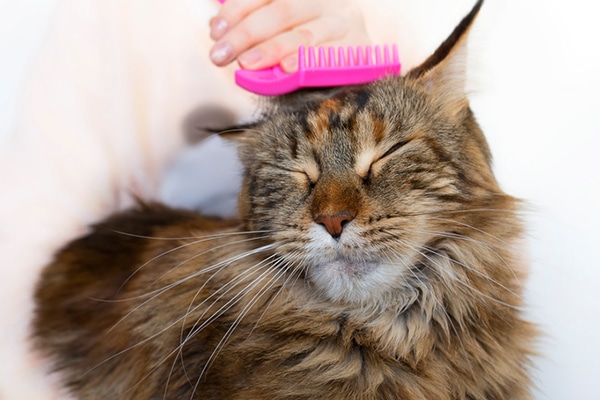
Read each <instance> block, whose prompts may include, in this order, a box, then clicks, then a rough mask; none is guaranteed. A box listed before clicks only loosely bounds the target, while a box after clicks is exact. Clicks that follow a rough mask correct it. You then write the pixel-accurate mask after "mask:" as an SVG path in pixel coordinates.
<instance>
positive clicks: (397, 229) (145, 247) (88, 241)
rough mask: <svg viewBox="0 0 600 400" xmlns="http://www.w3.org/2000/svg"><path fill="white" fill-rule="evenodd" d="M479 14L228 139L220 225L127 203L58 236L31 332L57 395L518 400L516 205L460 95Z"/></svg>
mask: <svg viewBox="0 0 600 400" xmlns="http://www.w3.org/2000/svg"><path fill="white" fill-rule="evenodd" d="M481 4H482V1H479V2H478V3H477V4H476V5H475V7H474V8H473V10H472V11H471V12H470V13H469V14H468V15H467V16H466V17H465V18H464V19H463V21H462V22H461V23H460V24H459V25H458V26H457V27H456V28H455V30H454V32H453V33H452V34H451V35H450V36H449V37H448V39H447V40H446V41H445V42H444V43H443V44H442V45H441V46H440V47H439V48H438V49H437V50H436V52H435V53H434V54H433V55H432V56H431V57H429V58H428V59H427V60H426V61H425V62H424V63H423V64H422V65H421V66H419V67H417V68H415V69H413V70H412V71H410V72H409V73H407V74H406V76H403V77H390V78H387V79H384V80H381V81H377V82H373V83H370V84H367V85H362V86H351V87H342V88H336V89H326V90H315V91H305V92H300V93H296V94H293V95H289V96H285V97H281V98H278V99H275V100H274V101H272V104H271V105H270V107H269V108H268V110H267V111H265V113H264V115H263V118H261V119H260V121H258V122H257V123H255V124H253V125H252V126H247V127H245V128H244V129H239V133H231V132H230V133H229V134H228V136H229V137H232V140H234V141H236V142H237V143H238V146H239V154H240V158H241V160H242V163H243V165H244V179H243V186H242V191H241V195H240V200H239V218H238V219H236V220H222V219H218V218H212V217H206V216H201V215H198V214H197V213H194V212H191V211H183V210H175V209H171V208H168V207H165V206H161V205H156V204H142V205H140V206H139V207H137V208H135V209H132V210H129V211H126V212H123V213H120V214H118V215H114V216H112V217H110V218H108V219H107V220H106V221H104V222H102V223H100V224H98V225H96V226H95V227H93V229H92V231H91V233H89V234H88V235H87V236H85V237H83V238H80V239H78V240H76V241H74V242H72V243H70V244H68V245H67V246H66V247H65V248H64V249H63V250H62V251H61V252H60V253H59V254H58V255H57V256H56V259H55V261H54V262H53V263H52V264H51V265H49V266H48V267H47V268H46V269H45V271H44V272H43V275H42V277H41V280H40V282H39V284H38V287H37V292H36V301H37V311H36V317H35V321H34V340H35V343H36V345H37V348H38V350H39V351H41V352H42V353H43V354H44V355H45V356H46V357H47V358H48V359H49V360H50V361H51V362H52V364H53V366H54V368H55V369H56V371H57V374H58V375H59V376H60V379H61V381H62V382H63V384H64V386H65V387H66V388H67V389H68V390H69V391H70V393H71V394H72V395H73V396H74V397H75V398H79V399H117V398H118V399H136V400H140V399H162V398H165V399H192V398H194V399H269V400H273V399H332V400H333V399H354V400H363V399H364V400H367V399H407V400H408V399H411V400H412V399H427V400H432V399H438V400H445V399H490V400H492V399H497V400H500V399H529V398H531V393H530V386H531V382H530V378H529V369H530V364H531V357H532V346H533V343H534V339H535V328H534V327H533V326H532V325H531V324H530V323H528V322H527V321H525V320H524V318H523V317H522V309H521V308H522V284H523V279H524V278H525V274H526V267H525V266H524V265H523V263H522V262H521V260H520V254H519V253H518V249H519V243H520V241H521V238H522V235H523V228H522V223H521V222H520V218H519V214H520V210H519V202H518V201H517V200H516V199H514V198H513V197H510V196H508V195H506V194H505V193H503V192H502V190H501V189H500V188H499V186H498V184H497V182H496V180H495V178H494V176H493V174H492V170H491V166H490V162H491V156H490V151H489V149H488V146H487V144H486V141H485V139H484V136H483V134H482V132H481V130H480V128H479V126H478V124H477V122H476V120H475V118H474V116H473V114H472V111H471V109H470V107H469V103H468V100H467V98H466V95H465V89H464V84H465V67H464V65H465V60H464V58H465V50H466V36H467V33H468V31H469V28H470V26H471V25H472V22H473V20H474V19H475V17H476V15H477V13H478V11H479V9H480V7H481ZM236 132H237V131H236Z"/></svg>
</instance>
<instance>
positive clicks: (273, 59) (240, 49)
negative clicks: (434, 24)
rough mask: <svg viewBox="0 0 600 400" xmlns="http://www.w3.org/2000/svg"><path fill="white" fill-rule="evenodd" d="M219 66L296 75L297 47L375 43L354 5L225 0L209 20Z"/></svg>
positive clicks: (338, 0)
mask: <svg viewBox="0 0 600 400" xmlns="http://www.w3.org/2000/svg"><path fill="white" fill-rule="evenodd" d="M210 36H211V38H212V39H213V40H215V44H214V46H213V47H212V49H211V51H210V58H211V60H212V62H213V63H214V64H215V65H218V66H225V65H228V64H230V63H231V62H233V61H237V62H238V64H239V65H240V66H241V67H242V68H245V69H261V68H266V67H271V66H273V65H277V64H279V65H281V67H282V68H283V70H284V71H286V72H294V71H295V70H296V69H297V66H298V57H297V52H298V47H299V46H325V47H327V46H334V47H338V46H344V47H345V46H366V45H370V44H371V40H370V38H369V35H368V33H367V29H366V27H365V22H364V18H363V16H362V13H361V10H360V8H359V7H358V5H357V4H355V3H354V2H353V1H351V0H328V1H323V0H227V1H225V3H224V4H223V5H222V6H221V7H220V9H219V12H218V14H217V15H216V16H215V17H213V18H212V19H211V20H210Z"/></svg>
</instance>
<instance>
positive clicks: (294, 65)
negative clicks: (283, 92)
mask: <svg viewBox="0 0 600 400" xmlns="http://www.w3.org/2000/svg"><path fill="white" fill-rule="evenodd" d="M280 65H281V69H283V70H284V71H285V72H287V73H293V72H296V71H297V70H298V57H297V56H292V57H288V58H285V59H283V60H282V61H281V64H280Z"/></svg>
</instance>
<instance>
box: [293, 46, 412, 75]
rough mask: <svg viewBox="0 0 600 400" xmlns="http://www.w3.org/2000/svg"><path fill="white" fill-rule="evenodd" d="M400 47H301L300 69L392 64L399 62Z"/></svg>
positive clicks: (299, 52)
mask: <svg viewBox="0 0 600 400" xmlns="http://www.w3.org/2000/svg"><path fill="white" fill-rule="evenodd" d="M399 63H400V62H399V57H398V48H397V47H396V45H392V48H391V52H390V46H388V45H384V46H383V47H381V46H375V47H371V46H366V47H365V48H363V47H362V46H355V47H353V46H348V47H346V48H344V47H338V48H337V57H336V49H335V48H334V47H327V48H325V47H323V46H319V47H316V48H315V47H314V46H308V47H300V48H299V49H298V69H300V70H302V69H305V68H310V69H315V68H318V69H325V68H344V67H362V66H382V65H390V64H399Z"/></svg>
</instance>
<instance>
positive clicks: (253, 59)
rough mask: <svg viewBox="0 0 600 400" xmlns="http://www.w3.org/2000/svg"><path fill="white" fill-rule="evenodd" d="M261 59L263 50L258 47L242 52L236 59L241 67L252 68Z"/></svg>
mask: <svg viewBox="0 0 600 400" xmlns="http://www.w3.org/2000/svg"><path fill="white" fill-rule="evenodd" d="M262 59H263V52H262V51H261V50H259V49H252V50H249V51H247V52H245V53H242V54H241V55H240V56H239V57H238V61H239V63H240V65H241V66H242V68H252V67H253V66H255V65H256V64H258V63H259V62H260V61H261V60H262Z"/></svg>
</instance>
